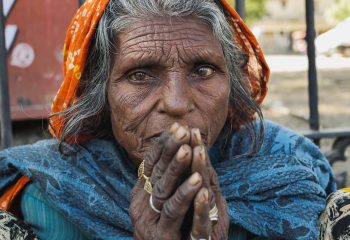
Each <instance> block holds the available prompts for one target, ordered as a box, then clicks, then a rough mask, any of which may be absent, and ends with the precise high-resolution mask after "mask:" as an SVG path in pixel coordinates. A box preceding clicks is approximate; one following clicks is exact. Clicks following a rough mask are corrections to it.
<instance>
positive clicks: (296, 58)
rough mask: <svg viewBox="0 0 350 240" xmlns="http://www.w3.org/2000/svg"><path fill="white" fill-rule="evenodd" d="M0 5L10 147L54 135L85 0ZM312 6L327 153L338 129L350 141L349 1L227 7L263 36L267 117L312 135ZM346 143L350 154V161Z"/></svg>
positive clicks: (293, 0) (7, 0) (248, 1)
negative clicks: (56, 103)
mask: <svg viewBox="0 0 350 240" xmlns="http://www.w3.org/2000/svg"><path fill="white" fill-rule="evenodd" d="M0 1H2V3H3V9H2V11H3V15H4V18H5V24H4V34H5V39H6V41H5V48H6V51H5V52H6V53H7V56H6V59H7V60H6V61H7V79H8V85H9V99H10V101H9V102H10V115H11V119H12V130H13V140H12V142H11V145H19V144H24V143H31V142H34V141H36V140H38V139H41V138H48V137H50V135H49V134H48V133H47V131H46V129H47V121H46V117H47V115H48V113H49V110H50V104H51V100H52V99H53V97H54V95H55V92H56V90H57V89H58V87H59V86H60V83H61V81H62V78H63V75H62V47H63V42H64V37H65V31H66V29H67V27H68V25H69V23H70V20H71V18H72V16H73V15H74V13H75V11H76V10H77V8H78V6H79V4H81V2H83V1H78V0H30V1H29V0H27V1H25V0H0ZM237 1H238V0H237ZM307 1H310V2H311V1H312V3H313V6H312V7H313V11H312V13H313V20H314V29H315V31H314V33H315V41H314V43H315V46H316V49H315V57H314V58H313V59H314V60H315V64H316V67H317V68H316V70H317V71H316V72H315V73H316V76H313V78H316V80H317V85H318V88H317V89H318V95H317V94H316V99H318V104H317V106H316V107H318V112H319V118H318V120H319V124H318V125H319V126H317V127H316V128H314V130H317V128H319V129H320V130H321V131H323V130H324V131H326V132H327V131H328V132H331V133H333V135H332V134H331V135H328V136H327V137H326V138H320V139H321V141H320V142H318V143H319V144H320V146H321V149H322V151H324V152H330V151H331V150H332V146H334V144H335V140H336V139H337V138H338V137H339V136H338V135H337V134H334V132H341V133H343V135H341V136H342V137H343V138H344V136H345V135H344V133H347V134H348V135H346V136H347V137H350V0H245V1H239V2H235V1H234V0H232V1H230V3H231V4H232V6H233V7H236V8H237V7H241V11H240V13H241V14H242V15H241V16H242V17H243V18H244V19H245V21H246V23H247V24H248V26H249V27H250V28H251V30H252V31H253V32H254V34H255V35H256V37H257V38H258V40H259V42H260V44H261V47H262V49H263V50H264V52H265V54H266V59H267V62H268V63H269V65H270V68H271V78H270V81H269V85H268V86H269V94H268V95H267V98H266V100H265V102H264V104H263V106H262V107H263V112H264V115H265V118H266V119H271V120H273V121H275V122H278V123H281V124H283V125H285V126H287V127H289V128H291V129H294V130H296V131H299V132H301V133H303V134H307V132H309V130H310V121H309V120H310V105H309V99H310V98H309V96H310V93H309V91H310V90H309V89H308V86H309V81H308V79H309V74H310V72H309V71H308V70H309V59H308V57H307V49H308V48H307V42H306V39H307V24H306V16H307V12H306V9H307V8H306V2H307ZM310 2H309V3H310ZM237 4H240V5H239V6H238V5H237ZM242 6H243V8H242ZM0 41H2V40H0ZM311 58H312V57H311ZM2 72H4V70H3V71H2ZM0 74H2V73H1V72H0ZM339 129H340V130H339ZM346 136H345V137H346ZM348 141H349V138H348ZM349 144H350V143H349ZM343 145H344V144H343ZM347 146H348V145H346V146H345V154H346V156H347V158H348V159H349V155H350V154H349V149H346V148H347ZM334 167H335V169H336V170H337V171H340V172H341V173H344V169H345V170H346V172H347V171H348V170H350V165H349V164H347V163H345V165H344V163H336V164H335V165H334ZM343 175H344V174H343Z"/></svg>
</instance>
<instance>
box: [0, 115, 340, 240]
mask: <svg viewBox="0 0 350 240" xmlns="http://www.w3.org/2000/svg"><path fill="white" fill-rule="evenodd" d="M264 125H265V135H264V142H263V145H262V147H261V149H260V151H259V153H258V154H257V155H255V156H250V157H249V156H241V157H239V156H240V155H242V154H244V153H245V152H247V151H248V149H249V147H250V144H251V142H250V138H249V135H248V131H247V130H246V129H245V128H242V129H241V130H240V131H239V132H237V133H235V134H233V136H232V137H231V139H230V140H229V142H228V144H226V147H225V148H224V147H223V146H224V143H223V142H224V138H223V137H222V135H220V137H219V138H218V140H217V142H216V143H215V144H214V146H213V147H212V148H211V149H210V152H209V154H210V158H211V161H212V163H213V166H214V168H215V169H216V171H217V174H218V178H219V182H220V185H221V190H222V194H223V196H224V197H225V198H226V200H227V203H228V215H229V217H230V220H231V224H236V225H239V226H242V227H243V228H245V229H247V230H248V231H250V232H252V233H254V234H256V235H259V236H265V237H269V238H283V239H316V238H317V232H318V229H317V221H318V217H319V214H320V213H321V212H322V211H323V209H324V207H325V200H326V197H327V195H328V194H329V193H331V192H333V191H334V190H335V182H334V177H333V175H332V170H331V167H330V165H329V164H328V162H327V160H326V159H325V158H324V156H323V155H322V154H321V153H320V151H319V149H318V148H317V147H316V146H315V145H313V144H312V143H311V142H310V141H309V140H308V139H306V138H304V137H302V136H300V135H297V134H296V133H293V132H291V131H290V130H288V129H285V128H283V127H281V126H278V125H276V124H273V123H271V122H268V121H266V122H264ZM62 150H63V154H61V153H60V152H59V149H58V144H57V141H55V140H43V141H40V142H38V143H36V144H33V145H27V146H20V147H14V148H10V149H6V150H4V151H1V152H0V193H2V192H3V190H4V189H5V188H6V187H7V186H8V185H9V184H12V183H13V182H14V181H16V179H18V178H19V177H20V176H21V175H25V176H27V177H29V178H30V179H31V180H32V181H33V182H35V183H36V184H37V185H38V186H39V188H40V190H41V191H42V192H44V193H45V194H46V195H47V197H48V199H49V200H50V201H51V202H52V203H53V204H54V206H55V207H56V208H57V210H59V211H60V212H61V213H62V214H63V215H64V216H65V217H66V218H67V219H69V220H70V221H71V222H74V223H75V224H76V225H77V227H79V228H80V229H81V230H82V231H83V232H86V233H88V234H89V235H90V236H95V237H96V238H99V239H122V238H131V237H132V235H133V234H132V232H133V228H132V224H131V221H130V218H129V215H128V207H129V205H130V193H131V190H132V188H133V186H134V184H135V182H136V180H137V176H136V168H135V167H134V166H133V165H131V163H130V161H129V160H128V159H127V157H126V154H125V152H124V150H123V149H122V148H121V147H120V146H119V145H118V144H117V143H116V142H114V141H107V140H101V139H95V140H91V141H88V142H85V143H82V144H81V145H67V144H66V145H64V146H63V148H62ZM237 156H238V157H237Z"/></svg>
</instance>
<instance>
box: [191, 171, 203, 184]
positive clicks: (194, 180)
mask: <svg viewBox="0 0 350 240" xmlns="http://www.w3.org/2000/svg"><path fill="white" fill-rule="evenodd" d="M200 181H201V177H200V175H199V173H197V172H195V173H193V174H192V175H191V177H190V180H189V182H190V184H191V185H192V186H195V185H197V184H198V183H199V182H200Z"/></svg>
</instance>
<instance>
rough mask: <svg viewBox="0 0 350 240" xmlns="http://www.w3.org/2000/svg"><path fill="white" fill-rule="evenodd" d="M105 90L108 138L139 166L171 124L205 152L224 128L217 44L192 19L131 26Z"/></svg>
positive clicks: (225, 88)
mask: <svg viewBox="0 0 350 240" xmlns="http://www.w3.org/2000/svg"><path fill="white" fill-rule="evenodd" d="M117 46H118V49H117V50H118V51H117V55H116V59H115V64H114V66H113V70H112V75H111V78H110V80H109V85H108V101H109V105H110V109H111V121H112V128H113V134H114V136H115V138H116V139H117V140H118V142H119V143H120V144H121V145H122V146H123V147H124V148H125V149H126V151H127V152H128V154H129V156H130V157H131V158H132V160H133V161H134V162H135V163H140V162H141V161H142V159H143V156H144V154H145V153H146V152H147V151H148V150H149V148H150V146H152V145H153V144H154V143H155V140H156V139H157V137H158V136H159V135H160V134H161V132H162V131H164V130H166V129H168V128H169V127H170V126H171V125H172V124H173V123H174V122H178V123H180V124H182V125H187V126H189V127H190V128H199V130H200V131H201V134H202V137H203V139H204V142H205V143H206V145H207V146H208V147H210V146H211V145H212V144H213V143H214V141H215V139H216V138H217V136H218V134H219V133H220V130H221V129H222V127H223V126H224V124H225V120H226V117H227V109H228V99H229V81H228V73H227V69H226V65H225V60H224V55H223V51H222V48H221V45H220V43H219V42H218V40H217V39H216V38H215V37H214V35H213V33H212V30H211V29H210V28H209V26H208V25H207V24H205V23H204V22H203V21H200V20H198V19H197V18H190V17H189V18H175V17H174V18H163V17H159V18H152V19H148V20H147V21H146V20H145V21H140V22H135V23H134V24H133V25H132V26H131V27H129V28H127V29H126V30H125V31H123V32H122V33H120V34H119V35H118V38H117Z"/></svg>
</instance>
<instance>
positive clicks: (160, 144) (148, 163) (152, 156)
mask: <svg viewBox="0 0 350 240" xmlns="http://www.w3.org/2000/svg"><path fill="white" fill-rule="evenodd" d="M170 137H171V134H170V133H169V132H168V131H164V132H163V133H162V134H161V135H160V137H159V139H158V141H157V143H155V144H153V146H152V147H151V149H150V150H149V152H148V153H147V154H146V155H145V157H144V161H145V162H144V164H145V165H144V174H145V175H146V176H150V175H151V174H152V170H153V167H154V165H155V164H156V163H157V162H158V160H159V158H160V156H161V154H162V151H163V148H164V144H165V143H166V141H167V140H168V138H170Z"/></svg>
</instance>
